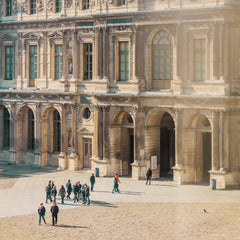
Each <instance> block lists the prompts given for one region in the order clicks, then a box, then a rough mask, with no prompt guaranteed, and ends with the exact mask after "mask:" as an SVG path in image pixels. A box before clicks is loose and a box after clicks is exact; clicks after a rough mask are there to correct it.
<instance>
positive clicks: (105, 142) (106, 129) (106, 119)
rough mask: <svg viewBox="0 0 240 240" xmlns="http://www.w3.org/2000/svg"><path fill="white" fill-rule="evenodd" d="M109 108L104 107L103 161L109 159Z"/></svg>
mask: <svg viewBox="0 0 240 240" xmlns="http://www.w3.org/2000/svg"><path fill="white" fill-rule="evenodd" d="M108 136H109V107H108V106H104V107H103V160H108V159H109V138H108Z"/></svg>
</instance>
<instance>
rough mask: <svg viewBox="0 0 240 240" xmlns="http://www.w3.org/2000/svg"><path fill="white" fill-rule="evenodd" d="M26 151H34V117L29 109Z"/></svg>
mask: <svg viewBox="0 0 240 240" xmlns="http://www.w3.org/2000/svg"><path fill="white" fill-rule="evenodd" d="M27 146H28V149H30V150H33V149H34V115H33V111H32V110H31V109H28V145H27Z"/></svg>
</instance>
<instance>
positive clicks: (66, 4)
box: [65, 0, 72, 8]
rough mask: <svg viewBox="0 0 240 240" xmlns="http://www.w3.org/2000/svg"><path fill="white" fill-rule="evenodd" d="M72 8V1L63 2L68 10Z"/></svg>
mask: <svg viewBox="0 0 240 240" xmlns="http://www.w3.org/2000/svg"><path fill="white" fill-rule="evenodd" d="M71 6H72V0H65V7H66V8H70V7H71Z"/></svg>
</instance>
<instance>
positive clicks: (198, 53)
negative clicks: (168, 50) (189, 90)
mask: <svg viewBox="0 0 240 240" xmlns="http://www.w3.org/2000/svg"><path fill="white" fill-rule="evenodd" d="M205 80H206V40H205V39H195V40H194V81H196V82H200V81H205Z"/></svg>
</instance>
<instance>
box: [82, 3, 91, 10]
mask: <svg viewBox="0 0 240 240" xmlns="http://www.w3.org/2000/svg"><path fill="white" fill-rule="evenodd" d="M89 9H90V1H89V0H82V10H83V11H86V10H89Z"/></svg>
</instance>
